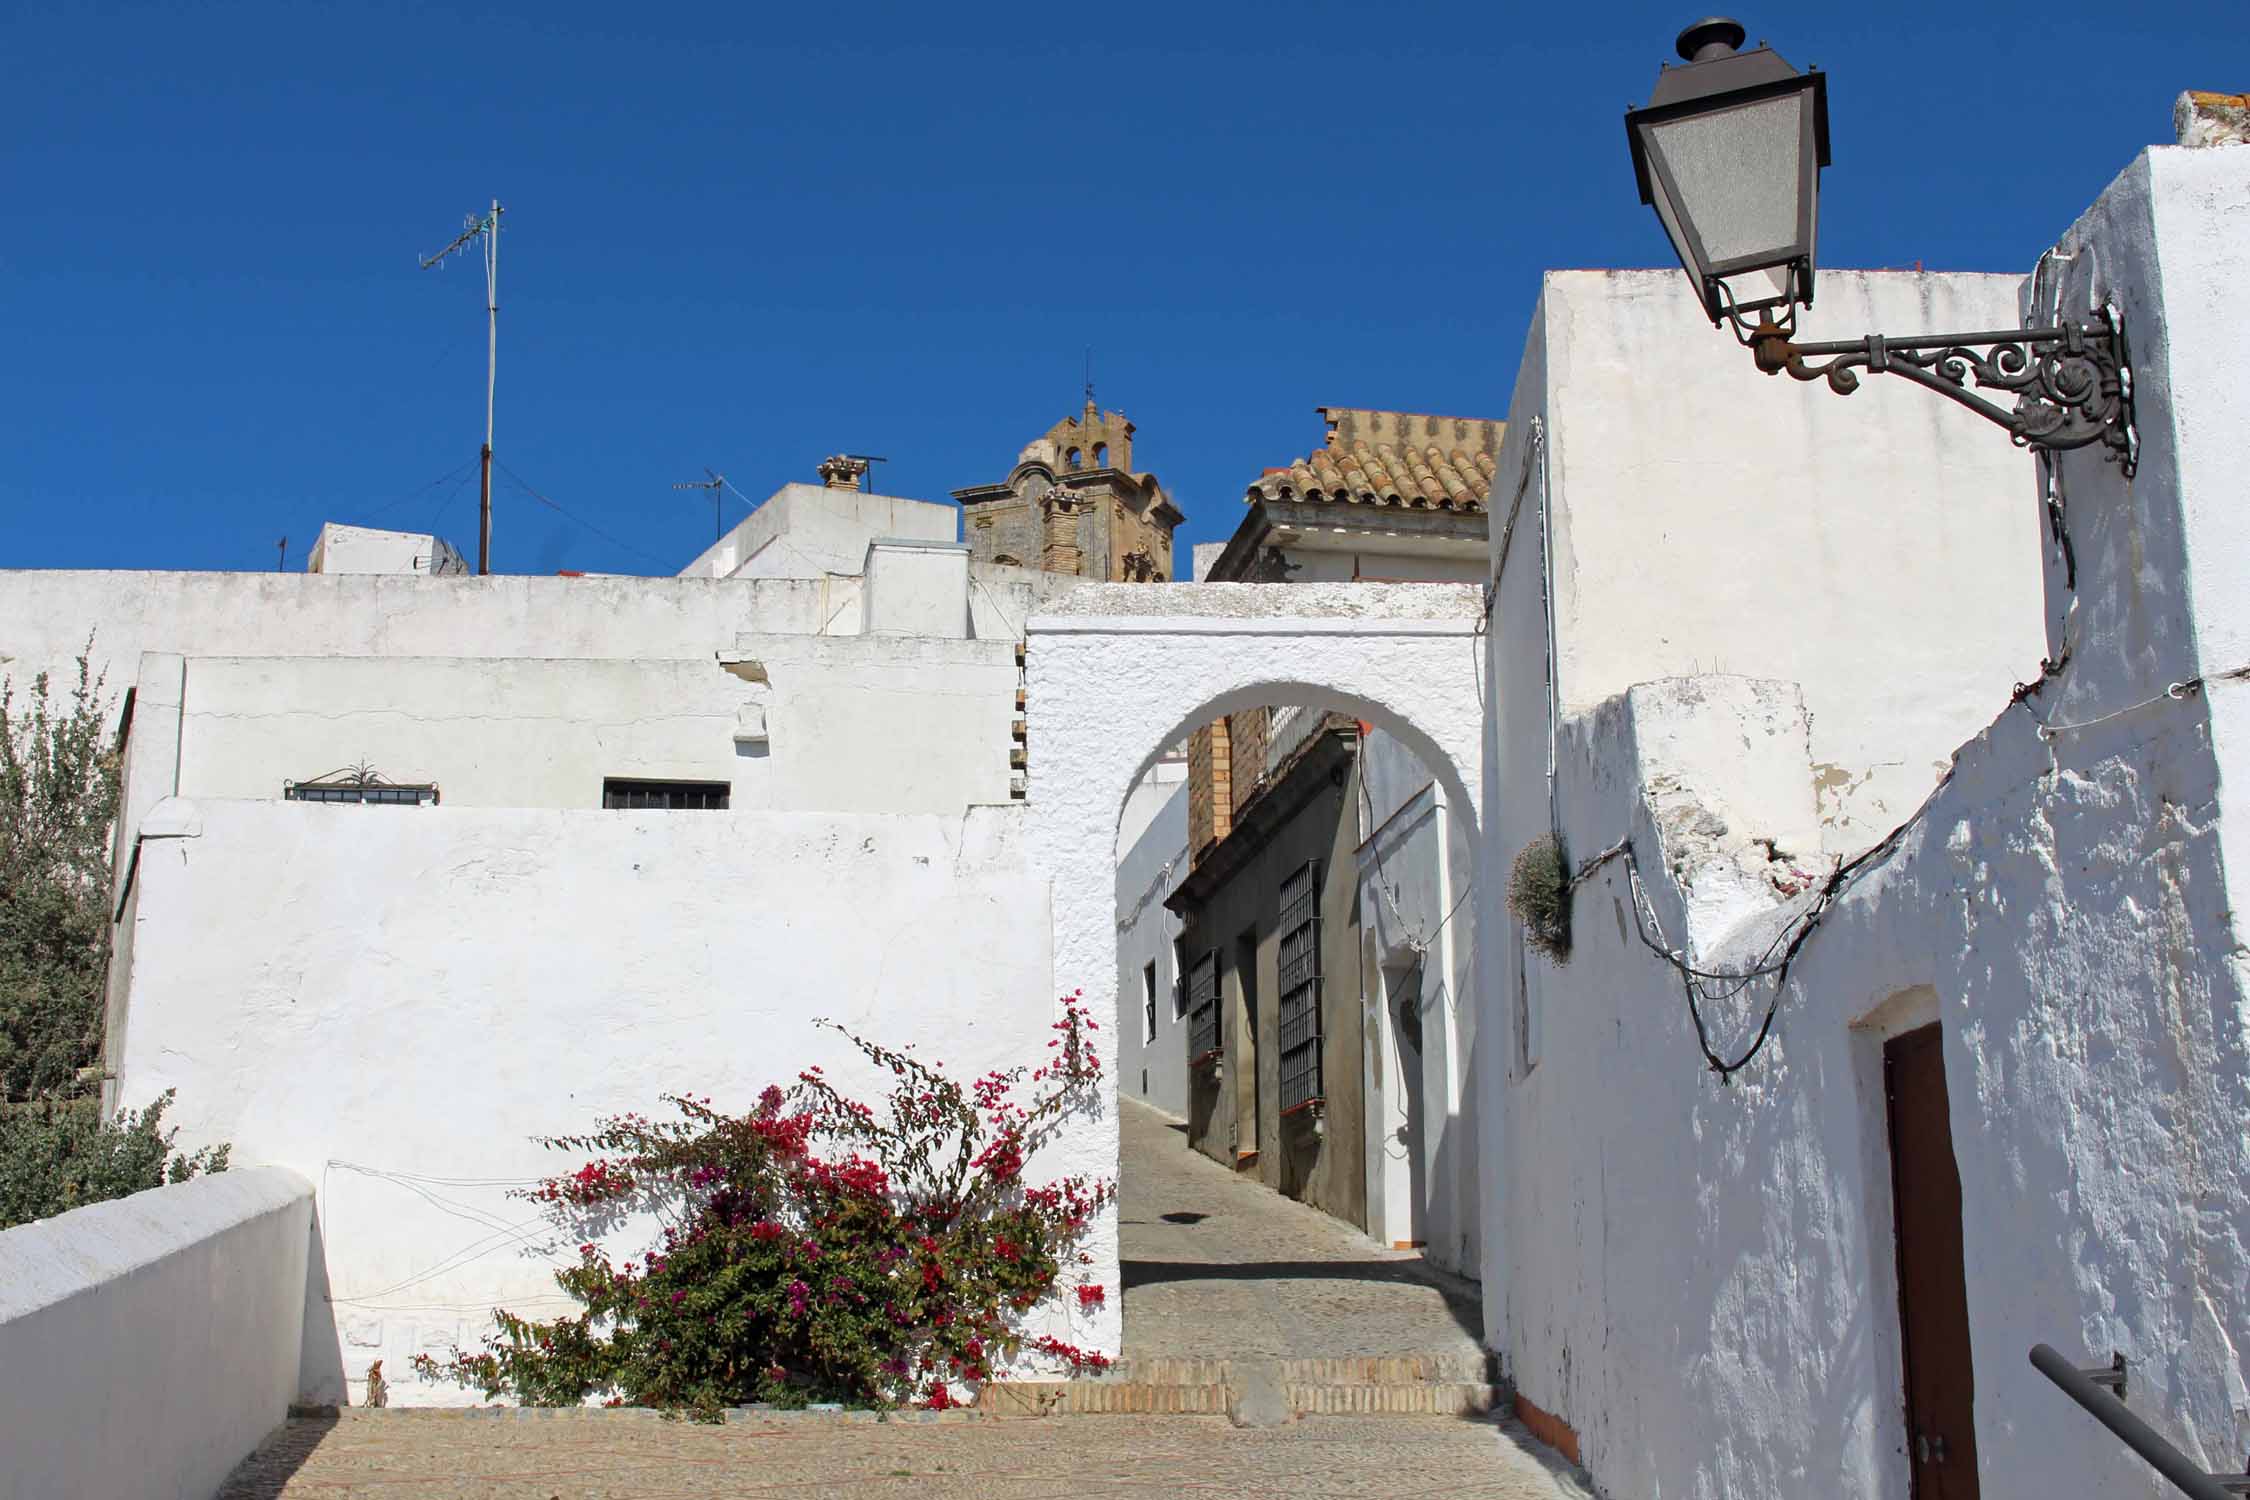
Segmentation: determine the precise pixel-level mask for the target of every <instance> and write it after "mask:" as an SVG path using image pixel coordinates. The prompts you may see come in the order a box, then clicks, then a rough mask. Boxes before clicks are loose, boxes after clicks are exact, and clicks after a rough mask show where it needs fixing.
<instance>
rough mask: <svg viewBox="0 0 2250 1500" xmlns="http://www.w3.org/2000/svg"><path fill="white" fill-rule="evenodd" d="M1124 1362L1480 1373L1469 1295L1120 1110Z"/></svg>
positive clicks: (1150, 1115) (1466, 1287) (1165, 1127)
mask: <svg viewBox="0 0 2250 1500" xmlns="http://www.w3.org/2000/svg"><path fill="white" fill-rule="evenodd" d="M1118 1107H1119V1110H1120V1111H1121V1116H1122V1117H1121V1119H1120V1120H1119V1125H1120V1127H1121V1131H1122V1134H1123V1140H1122V1142H1121V1143H1120V1155H1121V1157H1122V1161H1123V1165H1122V1169H1121V1171H1120V1174H1119V1175H1120V1179H1121V1180H1120V1182H1119V1189H1120V1201H1119V1213H1120V1218H1121V1219H1122V1221H1123V1223H1122V1226H1121V1232H1120V1234H1119V1241H1120V1243H1119V1250H1120V1253H1121V1258H1122V1260H1123V1262H1124V1275H1123V1281H1124V1291H1125V1357H1126V1359H1127V1360H1129V1361H1130V1360H1144V1359H1152V1358H1161V1359H1199V1358H1200V1359H1210V1358H1235V1359H1301V1358H1309V1357H1315V1356H1324V1355H1325V1356H1351V1355H1370V1354H1433V1355H1438V1356H1441V1357H1443V1358H1444V1359H1445V1361H1446V1363H1447V1364H1449V1365H1461V1366H1466V1367H1472V1368H1476V1367H1481V1365H1482V1361H1483V1345H1482V1342H1481V1340H1480V1339H1479V1337H1478V1330H1479V1329H1481V1327H1482V1323H1483V1312H1482V1310H1481V1307H1480V1305H1479V1294H1478V1290H1477V1287H1476V1285H1475V1283H1473V1282H1468V1281H1462V1280H1459V1279H1457V1278H1454V1277H1450V1276H1446V1275H1444V1274H1442V1273H1440V1272H1438V1271H1436V1270H1433V1269H1431V1268H1430V1267H1428V1266H1426V1265H1424V1264H1423V1261H1422V1257H1421V1255H1420V1253H1419V1252H1417V1251H1396V1250H1390V1249H1386V1248H1384V1247H1382V1246H1379V1245H1377V1244H1376V1243H1375V1242H1374V1241H1373V1240H1370V1239H1369V1238H1368V1237H1367V1236H1366V1235H1364V1234H1361V1233H1360V1232H1359V1231H1358V1230H1356V1229H1354V1228H1353V1227H1352V1226H1351V1225H1349V1224H1346V1223H1344V1222H1343V1221H1342V1220H1340V1219H1332V1218H1330V1217H1329V1216H1328V1215H1327V1214H1324V1213H1322V1212H1320V1211H1319V1210H1318V1209H1313V1208H1307V1207H1305V1206H1304V1205H1303V1204H1301V1203H1297V1202H1293V1201H1292V1200H1290V1199H1288V1198H1284V1197H1282V1196H1281V1195H1280V1194H1279V1193H1276V1192H1274V1191H1272V1190H1271V1189H1269V1188H1267V1187H1265V1186H1264V1185H1262V1184H1260V1183H1258V1182H1256V1181H1254V1180H1251V1179H1249V1178H1244V1177H1239V1176H1237V1175H1236V1174H1235V1173H1233V1172H1230V1171H1228V1170H1227V1169H1226V1168H1225V1167H1223V1166H1221V1165H1219V1163H1217V1162H1215V1161H1213V1160H1211V1159H1210V1158H1209V1157H1207V1156H1204V1155H1201V1154H1200V1153H1198V1152H1195V1151H1191V1150H1190V1149H1188V1145H1187V1136H1186V1134H1185V1133H1184V1131H1183V1129H1182V1127H1181V1126H1179V1125H1176V1124H1174V1123H1172V1122H1171V1121H1170V1120H1168V1119H1167V1118H1166V1117H1165V1116H1163V1115H1161V1114H1159V1113H1157V1112H1156V1111H1155V1110H1153V1109H1150V1108H1148V1107H1147V1106H1145V1105H1142V1104H1138V1103H1135V1102H1134V1101H1132V1100H1129V1099H1128V1100H1121V1101H1119V1105H1118Z"/></svg>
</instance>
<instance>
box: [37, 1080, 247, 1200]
mask: <svg viewBox="0 0 2250 1500" xmlns="http://www.w3.org/2000/svg"><path fill="white" fill-rule="evenodd" d="M171 1103H172V1091H171V1090H169V1089H167V1090H165V1091H164V1094H163V1097H161V1098H159V1099H158V1100H157V1101H156V1102H155V1103H153V1104H151V1105H149V1107H148V1108H146V1109H144V1110H140V1111H138V1112H136V1111H133V1110H129V1109H128V1110H121V1111H119V1112H118V1115H117V1118H116V1119H114V1120H105V1119H103V1118H102V1115H101V1110H100V1109H99V1108H98V1107H97V1106H96V1104H95V1102H94V1101H93V1100H91V1099H45V1100H41V1101H39V1102H38V1103H36V1104H11V1105H6V1106H0V1229H7V1228H9V1227H11V1226H13V1225H17V1224H27V1223H29V1222H31V1221H32V1220H33V1219H45V1218H49V1217H51V1216H53V1215H55V1214H59V1213H67V1212H68V1211H70V1210H71V1209H74V1208H83V1207H85V1206H86V1205H87V1204H89V1203H101V1202H103V1201H105V1200H107V1199H110V1198H122V1197H124V1196H125V1195H126V1194H128V1193H137V1192H140V1191H141V1190H142V1189H144V1188H152V1187H162V1186H164V1185H165V1184H166V1183H169V1182H185V1181H187V1180H188V1179H189V1178H190V1177H194V1176H197V1175H199V1174H201V1173H204V1172H223V1171H225V1170H226V1167H227V1148H226V1147H224V1146H206V1147H204V1148H203V1149H202V1150H201V1151H198V1152H196V1153H194V1154H193V1155H192V1156H191V1155H186V1154H183V1153H180V1152H175V1151H174V1150H173V1149H172V1142H173V1140H174V1139H175V1138H176V1137H177V1136H178V1135H179V1131H178V1130H177V1129H176V1128H175V1129H172V1130H166V1129H164V1128H163V1124H164V1111H165V1110H166V1109H167V1108H169V1107H170V1106H171Z"/></svg>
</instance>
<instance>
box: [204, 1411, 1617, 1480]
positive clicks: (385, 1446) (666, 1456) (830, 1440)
mask: <svg viewBox="0 0 2250 1500" xmlns="http://www.w3.org/2000/svg"><path fill="white" fill-rule="evenodd" d="M1535 1455H1545V1450H1544V1449H1540V1448H1538V1447H1537V1446H1536V1445H1535V1444H1532V1443H1531V1442H1530V1441H1529V1439H1528V1438H1524V1437H1522V1436H1521V1430H1520V1429H1515V1428H1514V1424H1512V1423H1510V1424H1495V1423H1492V1422H1488V1421H1461V1420H1456V1419H1450V1418H1444V1417H1326V1418H1310V1419H1307V1420H1305V1421H1302V1422H1299V1423H1297V1424H1296V1425H1295V1426H1291V1427H1277V1428H1267V1429H1262V1430H1255V1431H1243V1430H1238V1429H1236V1428H1233V1427H1230V1426H1228V1425H1227V1420H1226V1418H1224V1417H1130V1416H1105V1417H1049V1418H1045V1419H1043V1420H1036V1421H1019V1422H1010V1421H998V1420H991V1419H981V1420H980V1419H966V1420H960V1421H953V1422H945V1423H928V1424H920V1423H883V1424H878V1423H873V1422H857V1421H848V1420H840V1419H835V1418H825V1419H824V1418H817V1417H807V1418H799V1419H795V1420H789V1421H782V1422H773V1423H763V1424H761V1423H752V1422H743V1423H732V1422H730V1423H728V1424H726V1425H725V1426H722V1427H707V1426H706V1427H699V1426H696V1425H694V1424H692V1423H686V1422H665V1421H660V1420H657V1419H655V1418H654V1417H650V1416H647V1415H644V1414H642V1413H622V1412H598V1411H595V1412H583V1413H580V1412H570V1413H566V1414H561V1415H557V1416H539V1417H516V1416H512V1415H511V1416H505V1417H492V1416H468V1415H464V1414H459V1413H440V1412H401V1411H359V1410H353V1411H347V1412H345V1413H344V1414H343V1415H342V1416H341V1417H340V1418H334V1419H325V1420H307V1421H299V1422H293V1423H292V1424H291V1426H290V1431H289V1432H288V1433H287V1434H286V1435H285V1436H284V1437H283V1438H282V1439H281V1440H280V1441H279V1442H277V1443H275V1444H273V1445H271V1446H270V1447H268V1448H267V1449H266V1450H265V1451H263V1452H262V1453H260V1454H259V1455H258V1456H257V1457H256V1458H254V1459H252V1460H251V1461H250V1462H249V1463H248V1464H246V1465H244V1466H243V1468H242V1469H241V1470H240V1471H239V1472H238V1473H237V1474H236V1476H235V1478H234V1481H233V1482H232V1483H231V1484H230V1485H229V1486H228V1487H227V1488H226V1489H225V1490H223V1491H222V1492H221V1494H220V1500H312V1497H320V1500H335V1497H340V1496H343V1497H352V1500H374V1497H377V1496H382V1497H385V1500H389V1497H394V1496H397V1497H407V1496H411V1497H415V1500H422V1497H428V1500H551V1497H559V1500H687V1497H703V1496H709V1497H715V1500H716V1497H734V1496H814V1495H818V1496H835V1497H839V1500H875V1497H885V1496H898V1497H905V1496H914V1497H916V1500H1079V1497H1086V1496H1105V1497H1106V1496H1118V1497H1149V1500H1154V1497H1158V1496H1173V1495H1191V1494H1192V1495H1210V1496H1240V1497H1243V1500H1269V1497H1270V1500H1310V1497H1319V1500H1328V1497H1352V1496H1369V1497H1377V1496H1380V1497H1386V1500H1406V1497H1421V1496H1428V1497H1438V1496H1445V1497H1460V1500H1559V1497H1561V1496H1565V1495H1576V1494H1578V1493H1579V1492H1578V1491H1576V1490H1574V1489H1565V1488H1560V1487H1559V1485H1560V1484H1561V1483H1563V1481H1560V1480H1558V1478H1557V1476H1556V1475H1555V1474H1553V1473H1551V1472H1550V1471H1549V1470H1548V1469H1547V1468H1546V1467H1545V1466H1544V1464H1543V1463H1542V1460H1541V1457H1540V1456H1535ZM1546 1462H1559V1461H1558V1460H1554V1459H1552V1458H1551V1457H1548V1458H1547V1459H1546Z"/></svg>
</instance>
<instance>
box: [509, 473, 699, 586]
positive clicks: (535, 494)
mask: <svg viewBox="0 0 2250 1500" xmlns="http://www.w3.org/2000/svg"><path fill="white" fill-rule="evenodd" d="M492 463H493V466H494V467H495V468H497V469H499V471H500V472H501V473H503V474H505V475H507V476H508V481H509V482H510V483H511V484H513V485H514V486H515V487H516V488H517V489H519V490H522V491H523V492H524V493H525V494H527V495H529V496H530V497H531V498H532V499H534V500H536V501H538V502H539V503H540V504H541V505H544V506H546V507H547V508H548V509H549V510H551V511H553V512H554V513H555V514H557V515H559V516H561V517H562V518H563V519H564V520H566V521H571V522H574V523H576V524H577V525H579V526H583V527H584V528H585V529H586V530H588V531H590V532H592V533H593V534H594V535H595V536H598V537H600V538H601V539H602V540H603V541H605V542H607V543H609V544H610V545H611V546H613V547H617V548H621V549H623V550H624V551H627V552H630V553H632V554H633V555H634V556H635V557H638V558H641V559H643V560H645V561H647V562H651V563H654V564H655V565H656V566H657V567H659V568H668V567H670V566H671V565H670V564H669V563H667V562H665V561H664V559H662V558H660V557H655V556H651V555H650V554H649V553H646V552H643V551H642V550H641V549H640V548H638V547H636V546H634V545H633V544H632V543H631V542H628V541H624V540H622V539H620V538H618V537H614V536H611V535H610V534H609V533H608V532H606V531H604V530H602V529H601V528H600V527H599V526H596V525H595V524H594V523H593V522H591V521H589V520H587V519H586V518H585V517H584V516H581V515H578V514H576V513H575V512H573V511H570V510H567V509H565V508H564V507H563V506H562V505H561V504H559V503H558V502H556V501H554V500H550V499H549V498H547V497H546V496H545V495H542V494H541V493H539V491H537V490H535V489H533V488H532V487H531V486H530V485H529V484H527V483H526V482H525V481H524V478H523V476H522V475H521V474H518V473H517V472H516V471H515V470H513V469H511V468H509V467H508V466H507V465H506V464H504V463H502V462H500V460H499V459H497V458H495V459H493V460H492ZM738 493H739V492H738Z"/></svg>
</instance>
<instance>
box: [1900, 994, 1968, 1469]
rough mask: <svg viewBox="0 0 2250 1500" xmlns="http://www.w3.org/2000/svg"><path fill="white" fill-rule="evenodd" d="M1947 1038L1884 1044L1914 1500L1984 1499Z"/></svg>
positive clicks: (1927, 1036) (1933, 1035)
mask: <svg viewBox="0 0 2250 1500" xmlns="http://www.w3.org/2000/svg"><path fill="white" fill-rule="evenodd" d="M1943 1040H1944V1034H1943V1031H1942V1030H1941V1028H1940V1027H1938V1026H1937V1025H1935V1024H1933V1025H1928V1026H1921V1027H1917V1028H1916V1029H1914V1030H1912V1031H1909V1032H1906V1033H1904V1034H1902V1035H1900V1036H1896V1037H1893V1038H1891V1039H1890V1040H1889V1041H1888V1042H1886V1043H1884V1046H1883V1084H1884V1089H1883V1092H1884V1097H1885V1101H1886V1104H1887V1107H1888V1110H1889V1115H1890V1136H1891V1192H1892V1200H1893V1205H1894V1213H1895V1219H1894V1222H1895V1223H1896V1225H1897V1235H1898V1289H1899V1327H1900V1331H1901V1334H1902V1336H1903V1343H1904V1346H1905V1376H1906V1441H1907V1463H1908V1467H1909V1472H1910V1473H1911V1474H1912V1476H1913V1484H1912V1494H1913V1497H1914V1500H1977V1439H1976V1422H1975V1397H1976V1392H1975V1387H1974V1384H1973V1382H1972V1379H1971V1373H1970V1368H1969V1298H1968V1288H1967V1285H1966V1282H1965V1279H1964V1276H1963V1272H1962V1264H1961V1174H1960V1171H1959V1169H1958V1167H1957V1165H1956V1163H1955V1161H1954V1157H1953V1136H1952V1130H1951V1127H1950V1124H1949V1120H1950V1116H1949V1112H1948V1109H1947V1099H1946V1091H1945V1055H1944V1047H1943Z"/></svg>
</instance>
